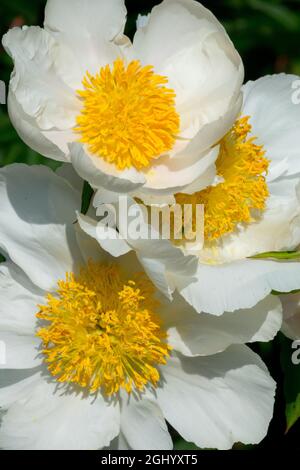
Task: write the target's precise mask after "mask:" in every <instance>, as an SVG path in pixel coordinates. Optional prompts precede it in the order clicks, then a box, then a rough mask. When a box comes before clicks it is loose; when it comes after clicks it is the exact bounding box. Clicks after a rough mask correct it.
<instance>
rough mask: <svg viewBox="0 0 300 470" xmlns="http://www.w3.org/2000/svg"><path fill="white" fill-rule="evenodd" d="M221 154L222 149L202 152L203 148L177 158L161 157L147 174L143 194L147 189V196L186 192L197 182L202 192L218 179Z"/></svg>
mask: <svg viewBox="0 0 300 470" xmlns="http://www.w3.org/2000/svg"><path fill="white" fill-rule="evenodd" d="M214 143H216V142H214ZM191 145H192V144H191ZM205 146H206V143H205ZM218 154H219V148H218V147H215V148H213V149H208V150H205V151H204V152H201V150H200V149H199V147H198V148H196V147H195V146H192V148H190V147H188V148H187V149H186V151H182V153H181V154H178V155H176V156H175V157H171V156H166V157H161V158H159V159H158V160H157V162H156V163H153V164H152V165H151V167H150V168H149V170H146V171H145V172H144V173H143V175H144V176H145V179H146V183H145V184H144V186H143V188H142V191H143V190H145V192H146V194H147V193H150V194H151V192H153V193H155V194H161V195H165V194H166V195H168V194H170V193H171V194H173V193H176V192H180V191H183V190H184V189H185V187H186V186H189V185H190V184H191V183H193V182H194V181H195V180H197V182H198V186H199V190H201V189H203V188H206V187H207V186H210V185H211V184H212V182H213V180H214V177H215V161H216V159H217V158H218ZM179 157H180V158H179Z"/></svg>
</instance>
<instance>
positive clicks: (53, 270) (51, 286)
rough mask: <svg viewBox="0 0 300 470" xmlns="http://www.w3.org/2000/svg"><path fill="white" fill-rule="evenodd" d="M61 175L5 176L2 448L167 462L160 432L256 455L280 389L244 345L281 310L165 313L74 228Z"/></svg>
mask: <svg viewBox="0 0 300 470" xmlns="http://www.w3.org/2000/svg"><path fill="white" fill-rule="evenodd" d="M63 173H64V174H65V173H66V172H65V169H63ZM67 173H69V176H68V179H64V178H63V177H62V176H61V175H57V174H55V173H52V172H51V171H50V170H49V169H47V168H45V167H26V166H23V165H13V166H10V167H6V168H5V169H2V170H1V171H0V193H1V194H0V200H1V204H0V215H1V217H0V246H1V249H2V250H3V251H4V252H5V254H6V257H7V261H6V262H5V263H3V264H1V265H0V296H1V306H0V340H1V341H4V342H5V344H6V349H7V351H6V353H7V354H6V355H7V357H6V364H5V365H4V366H1V371H0V407H1V409H2V412H3V411H4V414H3V417H2V423H1V427H0V447H2V448H4V449H35V450H40V449H100V448H103V447H107V446H111V447H115V446H117V447H118V448H120V449H129V448H132V449H143V448H144V449H145V448H146V449H170V448H171V447H172V441H171V438H170V435H169V433H168V430H167V425H166V421H168V422H169V423H170V424H171V425H172V426H173V427H175V428H176V429H177V430H178V431H179V433H180V434H181V435H182V436H183V437H184V438H185V439H186V440H188V441H193V442H195V443H196V444H198V445H199V446H201V447H203V448H205V447H210V448H211V447H214V448H216V447H217V448H220V449H228V448H230V447H231V446H232V445H233V444H234V443H235V442H237V441H240V442H245V443H257V442H259V441H260V440H261V439H263V437H264V436H265V434H266V432H267V428H268V424H269V422H270V419H271V416H272V409H273V401H274V391H275V384H274V382H273V380H272V379H271V377H270V375H269V374H268V372H267V369H266V367H265V366H264V364H263V363H262V361H261V359H260V358H259V357H258V356H257V355H256V354H254V353H253V352H252V351H251V350H250V349H248V348H247V347H246V346H245V345H244V344H243V343H245V342H253V341H268V340H270V339H272V338H273V337H274V335H275V334H276V332H277V331H278V329H279V328H280V326H281V305H280V302H279V300H278V299H276V298H273V297H272V296H269V297H267V298H266V299H265V300H263V301H262V302H261V303H260V304H258V305H257V306H256V308H255V309H253V310H250V311H249V310H243V311H239V312H236V313H233V314H225V315H224V316H222V317H221V318H216V317H213V316H211V315H205V314H203V315H198V314H196V313H195V312H194V311H193V309H192V308H191V307H190V306H189V305H188V304H187V303H186V302H185V301H184V300H183V299H182V298H180V297H179V296H178V298H176V299H175V301H174V302H173V303H170V302H169V301H168V300H167V299H166V298H165V297H163V296H161V295H160V294H159V293H158V292H157V290H156V289H155V288H154V286H153V284H152V283H151V282H150V281H149V279H148V278H147V276H146V275H145V274H143V273H142V267H141V265H140V264H139V262H138V261H137V258H136V256H135V255H134V253H128V254H126V255H124V256H122V257H119V258H112V257H111V256H110V255H108V254H107V252H105V251H102V250H99V246H98V245H97V244H96V243H95V241H94V240H93V239H92V238H91V237H88V236H87V235H86V234H85V233H84V232H82V231H81V230H80V229H79V227H78V224H74V220H75V216H76V211H77V210H78V209H79V208H80V193H81V191H80V184H81V183H80V182H79V181H78V180H76V177H74V175H72V174H71V173H70V172H69V171H67ZM61 174H62V173H61ZM74 185H75V186H74ZM165 420H166V421H165Z"/></svg>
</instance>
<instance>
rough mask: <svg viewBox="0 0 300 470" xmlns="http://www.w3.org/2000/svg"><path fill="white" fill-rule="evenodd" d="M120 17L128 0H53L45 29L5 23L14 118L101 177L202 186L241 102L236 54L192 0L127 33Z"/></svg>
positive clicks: (114, 183)
mask: <svg viewBox="0 0 300 470" xmlns="http://www.w3.org/2000/svg"><path fill="white" fill-rule="evenodd" d="M125 22H126V8H125V5H124V1H123V0H48V2H47V6H46V11H45V23H44V29H41V28H39V27H24V28H22V29H20V28H14V29H12V30H10V31H9V32H8V33H7V34H6V35H5V36H4V38H3V45H4V47H5V49H6V51H7V52H8V54H9V55H10V56H11V57H12V58H13V61H14V71H13V74H12V77H11V82H10V89H9V97H8V108H9V114H10V118H11V121H12V122H13V124H14V126H15V128H16V129H17V131H18V133H19V135H20V137H21V138H22V139H23V140H24V141H25V143H26V144H27V145H29V146H30V147H31V148H33V149H34V150H36V151H37V152H39V153H40V154H42V155H45V156H47V157H49V158H53V159H55V160H59V161H64V162H72V164H73V165H74V167H75V169H76V170H77V172H78V173H79V175H80V176H81V177H83V178H84V179H85V180H87V181H89V183H90V184H91V185H92V186H94V187H96V188H98V187H102V186H103V187H106V188H107V189H111V190H114V191H120V192H123V193H124V192H128V191H132V190H136V189H137V188H141V187H142V188H143V191H144V192H150V193H151V192H155V193H163V194H165V193H170V192H171V193H172V192H174V191H179V190H182V189H186V190H188V187H189V185H190V184H191V183H192V182H194V181H197V185H198V187H201V188H204V187H206V186H208V185H209V184H211V183H212V182H213V180H214V177H215V166H214V163H215V160H216V157H217V153H218V147H217V146H216V144H217V143H218V141H219V140H220V139H221V138H222V137H223V136H224V134H225V133H226V132H228V131H229V129H230V128H231V127H232V125H233V123H234V121H235V119H236V117H237V115H238V114H239V112H240V108H241V101H242V96H241V85H242V83H243V76H244V74H243V65H242V62H241V59H240V57H239V55H238V53H237V52H236V50H235V48H234V47H233V45H232V43H231V41H230V39H229V38H228V36H227V34H226V32H225V30H224V29H223V27H222V26H221V25H220V23H219V22H218V21H217V20H216V18H215V17H214V16H213V15H212V13H211V12H209V11H208V10H207V9H206V8H204V7H203V6H202V5H201V4H199V3H198V2H195V1H193V0H164V1H163V2H162V3H161V4H160V5H159V6H157V7H155V8H154V9H153V11H152V13H151V14H150V15H149V17H147V18H140V19H139V21H138V24H137V32H136V34H135V37H134V40H133V42H132V43H131V42H130V40H129V39H128V38H127V37H126V36H124V34H123V31H124V26H125Z"/></svg>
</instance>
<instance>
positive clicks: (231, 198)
mask: <svg viewBox="0 0 300 470" xmlns="http://www.w3.org/2000/svg"><path fill="white" fill-rule="evenodd" d="M249 119H250V118H249V117H247V116H246V117H243V118H241V119H239V120H238V121H237V122H236V124H235V126H234V127H233V129H232V130H231V131H230V132H229V133H228V134H227V135H226V136H225V137H224V138H223V140H222V141H221V143H220V154H219V157H218V159H217V162H216V167H217V174H218V176H219V177H221V178H222V182H220V183H219V184H217V185H216V186H211V187H209V188H207V189H205V190H203V191H200V192H198V193H195V194H193V195H188V194H177V195H176V202H177V203H178V204H192V205H196V204H203V205H204V211H205V215H204V236H205V241H207V242H212V241H214V240H217V239H219V238H220V237H222V236H223V235H226V234H229V233H231V232H233V231H234V230H235V229H236V227H237V225H238V224H240V223H247V224H249V223H251V222H253V221H255V217H256V216H257V215H259V213H260V212H259V211H263V210H264V209H265V204H266V199H267V197H268V196H269V192H268V186H267V183H266V178H265V175H266V173H267V171H268V167H269V161H268V160H267V159H266V158H265V151H264V148H263V147H262V146H259V145H256V144H255V140H256V138H255V137H249V133H250V132H251V130H252V127H251V125H250V123H249ZM195 229H196V227H194V226H193V230H195Z"/></svg>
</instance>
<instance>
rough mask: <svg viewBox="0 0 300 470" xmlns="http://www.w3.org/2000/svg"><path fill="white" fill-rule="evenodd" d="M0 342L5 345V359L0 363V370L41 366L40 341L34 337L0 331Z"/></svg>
mask: <svg viewBox="0 0 300 470" xmlns="http://www.w3.org/2000/svg"><path fill="white" fill-rule="evenodd" d="M0 342H1V343H2V344H4V345H5V357H4V361H1V362H0V369H32V368H34V367H37V366H39V365H40V364H41V362H42V358H41V356H40V352H39V348H40V344H41V341H40V340H39V339H38V338H36V337H35V336H31V335H22V334H17V333H7V332H6V331H4V332H3V331H2V330H1V331H0ZM2 362H3V363H2Z"/></svg>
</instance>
